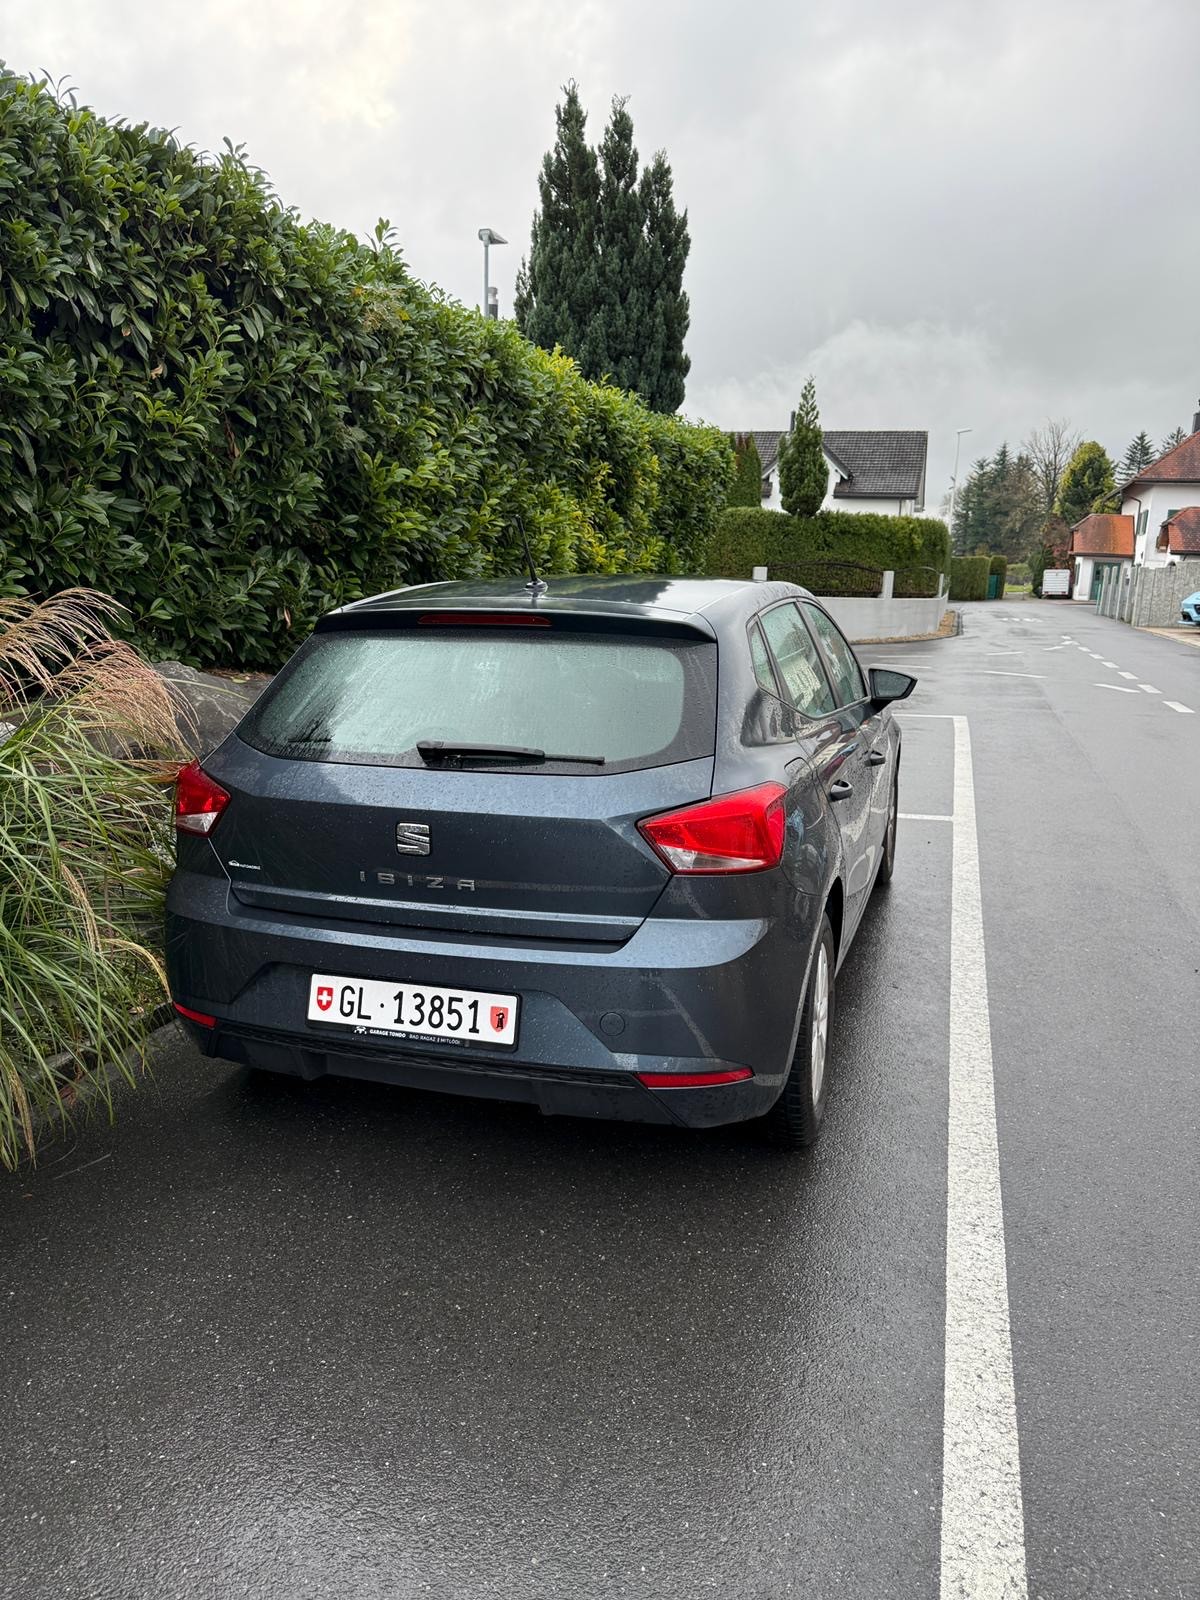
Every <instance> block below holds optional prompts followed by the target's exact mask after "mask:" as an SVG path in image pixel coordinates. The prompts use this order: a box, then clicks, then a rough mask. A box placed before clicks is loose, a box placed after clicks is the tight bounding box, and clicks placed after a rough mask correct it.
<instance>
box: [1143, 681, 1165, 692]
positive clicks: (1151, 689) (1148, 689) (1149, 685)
mask: <svg viewBox="0 0 1200 1600" xmlns="http://www.w3.org/2000/svg"><path fill="white" fill-rule="evenodd" d="M1138 688H1139V689H1144V690H1145V691H1146V693H1147V694H1161V693H1162V690H1161V689H1156V688H1155V687H1154V685H1153V684H1152V683H1139V684H1138Z"/></svg>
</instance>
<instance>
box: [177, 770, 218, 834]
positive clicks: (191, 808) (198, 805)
mask: <svg viewBox="0 0 1200 1600" xmlns="http://www.w3.org/2000/svg"><path fill="white" fill-rule="evenodd" d="M228 804H229V795H228V793H227V791H226V790H224V789H222V787H221V785H220V784H219V783H217V782H215V781H214V780H213V779H212V778H210V777H209V775H208V773H207V772H205V770H204V768H203V767H202V766H201V765H200V763H199V762H198V761H193V762H192V763H191V765H190V766H187V767H184V768H182V770H181V771H180V774H179V777H178V778H177V779H176V780H175V828H176V831H177V832H178V833H211V832H212V830H213V829H214V828H215V827H216V825H217V819H218V818H219V817H220V815H221V813H222V811H224V809H225V807H226V806H227V805H228Z"/></svg>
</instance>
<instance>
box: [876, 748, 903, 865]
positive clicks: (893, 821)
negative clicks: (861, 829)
mask: <svg viewBox="0 0 1200 1600" xmlns="http://www.w3.org/2000/svg"><path fill="white" fill-rule="evenodd" d="M899 815H900V779H899V776H898V775H897V777H896V778H895V779H894V780H893V782H892V809H891V810H890V811H889V812H888V821H887V828H886V829H885V831H884V835H883V859H882V860H881V861H880V863H879V871H878V872H877V873H876V875H875V882H876V883H877V884H882V885H883V886H884V887H886V886H887V885H888V884H889V883H891V881H892V874H893V873H894V872H895V870H896V833H897V829H898V820H897V819H898V818H899Z"/></svg>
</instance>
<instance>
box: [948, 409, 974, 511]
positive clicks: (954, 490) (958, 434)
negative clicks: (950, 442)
mask: <svg viewBox="0 0 1200 1600" xmlns="http://www.w3.org/2000/svg"><path fill="white" fill-rule="evenodd" d="M974 431H975V430H974V429H973V428H956V429H955V430H954V476H953V477H952V478H951V479H950V537H951V538H953V537H954V502H955V500H956V499H957V498H958V452H959V451H960V450H961V449H962V436H963V434H964V433H973V432H974Z"/></svg>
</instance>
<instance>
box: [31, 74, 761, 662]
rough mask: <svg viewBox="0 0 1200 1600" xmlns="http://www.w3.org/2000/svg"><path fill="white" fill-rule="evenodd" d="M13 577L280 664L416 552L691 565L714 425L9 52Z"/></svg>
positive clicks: (190, 646) (508, 566) (480, 564)
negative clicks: (446, 290)
mask: <svg viewBox="0 0 1200 1600" xmlns="http://www.w3.org/2000/svg"><path fill="white" fill-rule="evenodd" d="M0 259H3V260H4V272H3V274H0V395H2V396H3V404H2V405H0V595H3V594H9V595H19V594H26V593H31V594H48V593H50V592H52V591H55V590H58V589H61V588H64V587H69V586H76V585H85V586H87V587H90V588H95V589H100V590H102V591H105V592H107V593H109V594H111V595H114V596H116V598H117V599H119V600H120V601H122V602H123V603H124V604H125V605H127V606H128V607H129V608H130V610H131V613H132V616H133V625H134V630H135V632H136V634H137V636H138V638H139V641H140V642H141V643H143V644H144V645H145V646H146V647H147V648H148V649H150V650H151V651H153V652H154V653H156V654H158V655H160V656H161V655H166V656H172V657H181V658H182V659H184V660H186V661H190V662H193V663H197V664H201V665H203V664H208V663H221V662H237V663H239V664H242V665H245V666H262V667H273V666H275V665H277V664H278V662H279V661H280V660H281V659H282V658H283V657H284V656H286V655H287V654H288V653H289V651H290V650H291V648H292V647H293V646H294V644H295V642H296V641H297V640H298V639H299V638H301V637H303V635H304V633H305V632H306V630H307V629H308V627H309V626H310V624H311V623H312V621H313V620H314V618H316V617H317V616H318V615H319V614H320V613H321V612H322V611H325V610H327V609H328V608H329V607H331V606H334V605H339V604H341V603H343V602H345V601H347V600H351V599H354V598H356V597H359V596H361V595H365V594H371V593H374V592H376V591H378V590H381V589H386V588H391V587H395V586H396V585H399V584H403V583H405V582H414V581H422V580H426V579H432V578H441V577H451V576H453V577H474V576H484V575H489V574H502V573H508V572H514V571H517V570H520V568H521V565H522V547H521V542H520V536H519V532H518V525H519V523H523V524H524V527H525V529H526V530H527V532H528V535H529V539H530V542H531V544H532V546H533V548H534V550H535V552H536V555H537V559H538V561H539V562H540V564H541V566H542V567H543V568H544V569H545V570H547V571H551V572H574V571H585V572H608V571H635V572H648V571H666V572H682V571H695V570H698V567H699V565H700V563H701V562H702V560H703V551H704V546H705V541H706V537H707V534H708V532H709V530H710V529H711V528H712V526H713V525H714V523H715V519H716V516H717V514H718V512H719V511H720V510H721V508H722V506H723V504H724V499H725V494H726V491H727V487H728V483H729V479H730V476H731V472H732V452H731V450H730V447H729V443H728V441H727V440H726V438H725V437H724V435H723V434H721V433H720V432H718V431H716V430H715V429H708V428H699V427H694V426H692V425H690V424H688V423H686V422H684V421H682V420H681V419H679V418H676V417H671V416H661V415H658V414H655V413H652V412H650V411H648V410H647V409H646V408H645V407H644V406H642V405H641V404H640V403H639V402H638V401H637V400H636V399H635V398H633V397H632V396H630V395H628V394H625V393H622V392H620V391H618V390H617V389H615V388H611V387H609V386H607V385H603V384H593V383H588V382H586V381H585V380H584V379H583V378H582V377H581V376H580V374H579V372H578V370H577V368H576V367H575V365H574V364H573V363H572V362H571V361H570V360H569V359H567V358H566V357H565V356H563V355H561V354H559V353H555V354H548V353H546V352H545V351H542V350H538V349H536V348H535V347H534V346H532V345H530V344H528V343H526V342H525V341H524V340H523V339H522V338H521V337H520V335H519V334H518V333H517V332H516V329H515V327H513V326H512V325H511V324H505V323H494V322H491V321H489V320H486V319H484V318H482V317H480V316H479V315H477V314H476V313H475V312H472V311H467V310H464V309H463V308H462V307H461V306H458V305H456V304H454V303H452V302H450V301H448V300H446V299H444V298H443V297H442V296H441V295H440V294H439V293H437V292H436V291H434V290H430V289H428V288H426V287H425V286H423V285H421V284H419V283H418V282H417V281H416V280H415V279H414V278H413V277H412V276H411V275H410V273H409V271H408V269H407V267H406V266H405V264H404V261H403V259H402V257H401V255H400V254H399V252H398V250H397V248H396V247H395V246H394V244H393V243H392V242H391V238H390V233H389V232H388V230H387V227H386V224H380V226H379V228H378V229H377V232H376V238H375V242H374V244H373V245H371V246H368V245H364V244H363V243H362V242H361V241H359V240H357V239H356V238H354V237H353V236H352V235H349V234H347V233H343V232H339V231H338V230H336V229H333V228H330V227H326V226H323V225H320V224H310V225H304V224H302V223H301V222H300V221H299V219H298V217H297V215H296V213H295V212H294V211H292V210H288V209H286V208H285V207H283V206H282V205H281V204H280V203H279V202H278V201H277V200H276V199H275V197H274V196H273V195H272V193H271V192H270V190H269V188H268V187H267V185H266V182H265V180H264V179H263V177H262V176H261V174H259V173H258V172H256V171H255V170H254V169H253V168H251V167H250V166H249V165H248V164H247V163H246V161H245V159H244V158H243V156H242V155H241V153H240V152H239V151H237V150H235V149H233V148H232V147H229V148H227V150H226V151H225V153H224V154H222V155H221V156H220V157H219V158H215V159H214V158H210V157H205V156H201V155H199V154H197V153H196V152H194V151H192V150H190V149H187V148H183V147H181V146H180V145H179V144H178V143H176V141H175V140H174V139H173V138H172V137H171V136H170V135H169V134H168V133H165V132H162V131H160V130H152V129H149V128H147V127H145V126H140V127H127V126H121V125H118V124H113V123H108V122H105V121H104V120H103V119H102V118H100V117H97V116H95V115H94V114H93V113H91V112H90V111H86V110H82V109H76V108H75V107H73V106H71V105H59V104H58V103H57V102H56V101H55V99H54V98H53V96H52V95H51V94H50V93H49V92H48V90H47V89H46V88H45V86H44V85H35V84H31V83H29V82H26V81H24V80H22V79H19V78H17V77H15V76H13V75H12V74H10V73H8V72H7V71H5V70H4V69H3V68H2V67H0Z"/></svg>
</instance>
